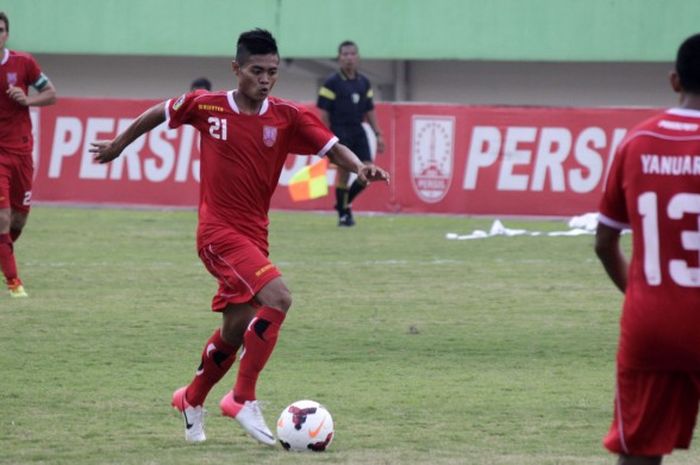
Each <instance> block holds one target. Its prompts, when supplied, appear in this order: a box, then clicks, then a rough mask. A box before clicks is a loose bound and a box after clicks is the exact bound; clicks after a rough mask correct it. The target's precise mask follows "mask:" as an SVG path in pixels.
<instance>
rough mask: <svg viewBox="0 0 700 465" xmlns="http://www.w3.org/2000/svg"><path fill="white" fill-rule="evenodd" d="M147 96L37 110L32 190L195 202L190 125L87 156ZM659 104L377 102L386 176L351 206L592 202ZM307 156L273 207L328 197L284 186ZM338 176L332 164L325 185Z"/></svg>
mask: <svg viewBox="0 0 700 465" xmlns="http://www.w3.org/2000/svg"><path fill="white" fill-rule="evenodd" d="M155 103H157V102H156V101H144V100H107V99H70V98H66V99H61V100H60V101H59V103H58V104H57V105H55V106H51V107H43V108H41V109H35V110H33V114H32V118H33V120H34V124H35V137H36V144H35V145H36V148H35V162H36V182H35V186H34V193H33V195H34V199H35V200H36V201H39V202H41V201H43V202H71V203H89V204H101V203H104V204H123V205H157V206H166V207H173V206H175V207H178V206H191V207H194V206H196V205H197V196H198V193H199V150H198V147H199V143H198V141H199V135H198V134H197V133H196V132H195V130H194V129H193V128H191V127H189V126H185V127H181V128H178V129H176V130H172V129H168V128H167V127H166V125H161V126H159V127H158V128H156V129H154V130H153V131H151V132H150V133H148V134H146V135H144V136H142V137H141V138H139V139H137V140H136V141H135V142H134V143H133V144H131V145H130V146H129V147H128V148H127V149H126V150H125V152H124V153H123V154H122V156H121V157H120V158H118V159H117V160H115V161H114V162H112V163H111V164H109V165H99V164H96V163H94V162H93V161H92V157H91V155H90V153H89V151H88V150H89V148H90V142H92V141H95V140H98V139H109V138H112V137H114V136H115V135H116V134H117V133H118V132H120V131H122V130H124V129H125V128H126V127H127V126H128V125H129V124H130V123H131V121H133V119H134V118H136V117H137V116H138V115H139V114H140V113H141V112H143V111H144V110H145V109H147V108H148V107H149V106H151V105H153V104H155ZM658 111H659V110H658V109H587V108H539V107H470V106H457V105H425V104H420V105H419V104H410V105H408V104H379V105H377V116H378V119H379V124H380V126H381V127H382V129H383V132H384V134H385V141H386V150H385V152H384V153H382V154H378V155H377V157H376V160H375V161H376V163H377V164H379V165H380V166H382V167H384V168H386V169H388V170H389V171H390V172H391V175H392V181H391V184H390V185H388V186H387V185H384V184H375V185H373V186H372V187H371V188H370V189H368V190H367V191H365V193H363V195H362V196H360V197H359V198H358V200H357V201H356V202H355V204H354V205H353V207H354V208H355V210H357V211H377V212H412V213H454V214H487V215H528V216H570V215H575V214H580V213H583V212H587V211H594V210H595V209H596V207H597V202H598V199H599V197H600V194H601V192H602V189H603V185H604V181H605V177H606V175H607V172H608V169H609V167H610V163H611V162H612V159H613V156H614V152H615V149H616V147H617V146H618V145H619V144H620V142H621V141H622V139H623V138H624V136H625V134H626V132H627V131H628V130H629V128H631V127H632V126H634V125H636V124H637V123H639V122H640V121H642V120H644V119H646V118H648V117H650V116H651V115H653V114H654V113H656V112H658ZM370 136H372V135H371V134H370ZM314 161H315V157H309V156H298V155H290V156H289V158H288V160H287V164H286V165H285V168H284V170H283V171H282V175H281V177H280V187H279V188H278V189H277V191H276V192H275V195H274V197H273V201H272V208H276V209H290V210H331V209H332V208H333V204H334V202H335V200H334V198H333V195H329V196H327V197H324V198H321V199H316V200H311V201H305V202H294V201H292V199H291V197H290V196H289V192H288V189H287V187H286V186H287V184H288V181H289V179H290V178H291V177H292V175H293V174H294V173H295V172H296V171H297V170H298V169H300V168H302V167H303V166H305V165H307V164H311V163H313V162H314ZM334 180H335V171H334V170H333V169H331V170H329V172H328V182H329V184H330V185H333V184H334ZM331 192H332V189H331Z"/></svg>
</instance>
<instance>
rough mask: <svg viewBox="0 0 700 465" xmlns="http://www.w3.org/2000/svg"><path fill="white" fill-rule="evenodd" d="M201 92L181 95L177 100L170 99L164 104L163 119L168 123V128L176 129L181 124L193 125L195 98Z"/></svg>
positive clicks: (196, 91)
mask: <svg viewBox="0 0 700 465" xmlns="http://www.w3.org/2000/svg"><path fill="white" fill-rule="evenodd" d="M202 92H203V91H201V90H195V91H194V92H189V93H186V94H182V95H181V96H180V97H179V98H177V99H170V100H168V101H167V102H166V104H165V118H166V120H167V121H168V126H169V127H171V128H173V129H174V128H176V127H178V126H182V125H183V124H194V117H195V113H194V110H195V109H196V105H195V104H194V101H195V98H197V96H198V95H199V94H200V93H202Z"/></svg>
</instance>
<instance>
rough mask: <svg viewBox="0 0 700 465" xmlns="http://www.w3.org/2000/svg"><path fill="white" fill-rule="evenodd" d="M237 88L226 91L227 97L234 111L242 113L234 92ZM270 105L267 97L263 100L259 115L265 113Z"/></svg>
mask: <svg viewBox="0 0 700 465" xmlns="http://www.w3.org/2000/svg"><path fill="white" fill-rule="evenodd" d="M235 92H236V91H235V90H229V91H228V92H226V98H227V99H228V105H229V106H230V107H231V110H233V111H234V112H236V113H238V114H240V113H241V110H240V109H239V108H238V105H237V104H236V100H235V99H234V98H233V94H234V93H235ZM269 107H270V102H269V101H268V99H267V98H266V99H265V100H263V103H262V105H260V111H259V112H258V115H264V114H265V112H267V109H268V108H269Z"/></svg>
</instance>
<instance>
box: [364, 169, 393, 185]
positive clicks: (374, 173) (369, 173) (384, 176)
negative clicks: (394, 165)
mask: <svg viewBox="0 0 700 465" xmlns="http://www.w3.org/2000/svg"><path fill="white" fill-rule="evenodd" d="M389 177H390V176H389V173H387V172H386V171H384V170H383V169H381V168H380V167H378V166H377V165H372V164H370V165H362V168H360V169H359V171H358V172H357V179H359V180H360V182H361V183H362V184H364V185H367V184H369V183H370V182H372V181H384V182H386V183H387V184H388V183H389Z"/></svg>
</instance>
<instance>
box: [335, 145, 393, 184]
mask: <svg viewBox="0 0 700 465" xmlns="http://www.w3.org/2000/svg"><path fill="white" fill-rule="evenodd" d="M326 156H327V157H328V159H329V160H330V161H331V162H332V163H334V164H335V165H337V166H339V167H340V168H343V169H344V170H346V171H350V172H352V173H357V178H358V179H359V180H360V182H361V183H364V184H367V183H369V182H371V181H386V182H389V173H387V172H386V171H384V170H383V169H381V168H380V167H378V166H376V165H373V164H368V165H365V164H364V163H362V162H361V161H360V159H359V158H357V155H355V153H353V151H352V150H350V149H349V148H347V147H346V146H344V145H343V144H341V143H339V142H338V143H336V144H334V145H333V147H331V148H330V150H329V151H328V152H327V153H326Z"/></svg>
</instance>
